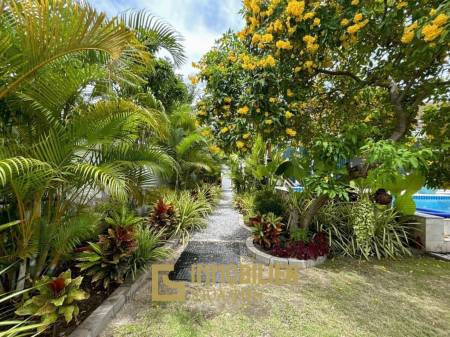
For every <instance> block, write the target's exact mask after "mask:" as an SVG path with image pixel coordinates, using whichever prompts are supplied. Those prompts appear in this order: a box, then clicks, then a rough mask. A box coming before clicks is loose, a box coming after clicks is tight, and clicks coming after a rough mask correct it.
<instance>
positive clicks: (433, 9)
mask: <svg viewBox="0 0 450 337" xmlns="http://www.w3.org/2000/svg"><path fill="white" fill-rule="evenodd" d="M436 13H437V10H436V9H435V8H432V9H431V11H430V16H435V15H436Z"/></svg>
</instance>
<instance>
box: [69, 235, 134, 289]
mask: <svg viewBox="0 0 450 337" xmlns="http://www.w3.org/2000/svg"><path fill="white" fill-rule="evenodd" d="M136 249H137V240H136V236H135V233H134V231H133V229H127V228H124V227H116V228H112V227H111V228H108V234H106V235H100V236H99V241H98V242H97V243H89V247H88V249H87V250H85V251H83V252H82V253H81V254H80V255H79V256H78V257H77V261H78V264H77V267H78V268H80V271H81V272H84V271H85V272H86V275H88V276H91V277H92V282H93V283H94V284H96V285H99V284H100V283H101V284H102V285H103V288H104V289H108V288H109V286H110V285H111V284H120V283H123V281H124V279H125V277H126V275H127V274H128V273H129V271H130V268H131V266H130V259H131V256H132V255H133V253H134V252H135V251H136Z"/></svg>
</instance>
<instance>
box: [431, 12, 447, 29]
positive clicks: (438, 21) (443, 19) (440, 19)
mask: <svg viewBox="0 0 450 337" xmlns="http://www.w3.org/2000/svg"><path fill="white" fill-rule="evenodd" d="M447 21H448V16H447V15H445V14H439V15H438V16H436V18H435V19H434V20H433V24H434V25H436V26H439V27H440V26H443V25H445V24H446V23H447Z"/></svg>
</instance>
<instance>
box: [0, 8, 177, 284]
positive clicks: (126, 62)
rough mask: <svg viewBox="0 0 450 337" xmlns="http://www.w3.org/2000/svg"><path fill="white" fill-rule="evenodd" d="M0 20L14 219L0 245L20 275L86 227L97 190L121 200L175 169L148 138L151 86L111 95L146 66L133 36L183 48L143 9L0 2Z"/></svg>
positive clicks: (53, 259)
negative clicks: (116, 12)
mask: <svg viewBox="0 0 450 337" xmlns="http://www.w3.org/2000/svg"><path fill="white" fill-rule="evenodd" d="M0 23H1V26H0V27H1V28H0V110H2V111H1V112H2V115H1V117H0V118H1V120H0V126H1V128H2V131H3V132H2V135H1V137H2V138H1V145H0V185H1V186H2V187H3V190H2V191H1V194H0V196H1V199H2V201H3V204H4V205H6V206H7V207H6V208H7V210H8V213H9V214H8V215H9V217H13V218H14V219H19V220H20V223H19V225H18V226H17V228H14V229H11V233H10V234H9V235H11V237H10V238H11V240H10V241H9V242H8V247H2V248H4V249H3V250H5V249H6V250H7V251H9V254H10V255H11V256H12V257H14V256H16V257H18V258H20V260H21V261H22V263H21V268H20V272H19V276H18V278H19V279H20V280H23V279H24V276H25V275H28V274H30V273H32V274H33V275H34V276H35V277H37V276H38V275H40V274H41V273H42V272H44V271H46V270H45V266H46V265H47V263H48V262H50V269H54V268H55V267H56V266H57V264H58V262H59V260H60V259H61V257H63V256H64V254H66V253H68V252H70V251H71V249H72V247H73V246H74V245H76V244H77V242H79V240H82V239H83V238H84V237H85V236H87V235H90V233H91V232H92V231H93V225H94V224H95V223H96V219H95V218H93V217H92V216H89V214H86V213H84V212H83V207H84V206H85V205H87V204H88V203H89V202H90V200H92V199H93V198H94V197H95V196H96V195H98V193H100V192H103V193H108V194H109V195H111V196H114V197H116V198H119V199H125V198H127V197H128V196H129V195H137V194H139V193H140V190H141V189H142V187H144V186H149V185H152V184H154V183H155V181H156V178H157V175H161V174H162V175H164V174H166V175H167V174H168V172H172V171H173V168H174V167H176V165H175V163H174V160H173V159H172V158H171V157H170V156H168V155H167V154H166V153H165V152H164V150H163V149H161V148H160V147H158V146H155V145H152V141H151V140H149V138H148V136H149V135H151V136H157V137H158V138H159V139H164V138H165V137H166V136H167V129H166V128H165V126H166V124H167V117H166V116H165V114H164V111H163V110H162V109H161V107H160V106H158V105H157V104H155V102H154V98H153V97H152V95H151V93H148V92H139V93H135V94H134V95H126V99H121V98H119V97H120V96H121V94H120V93H121V92H126V91H130V88H139V86H140V84H141V83H142V82H141V79H140V77H139V74H140V70H141V69H143V68H147V67H149V66H151V60H152V54H151V53H150V52H149V51H148V50H147V49H148V47H147V45H146V44H145V43H141V42H139V39H138V37H139V38H140V37H142V36H147V38H146V39H145V41H146V43H150V42H152V43H153V45H154V46H157V45H158V41H159V47H158V48H167V49H168V50H169V51H170V52H171V53H172V54H173V56H174V59H175V60H178V62H182V61H183V59H184V54H183V51H182V49H181V47H180V46H179V45H178V44H179V41H178V40H177V39H178V35H177V34H176V33H175V32H174V31H173V29H172V28H171V27H169V26H167V25H165V24H164V23H159V21H158V20H156V19H155V18H153V17H152V16H151V15H150V14H148V13H146V12H130V13H127V14H125V15H124V16H123V17H122V18H120V19H119V18H112V19H107V18H106V16H105V14H103V13H98V12H96V11H95V10H94V9H93V8H92V7H90V6H89V5H87V4H86V3H84V2H78V1H73V0H39V1H37V0H24V1H20V2H19V1H9V0H0ZM145 41H144V42H145ZM3 244H4V242H2V243H0V245H3ZM31 267H32V268H31ZM22 287H23V282H19V284H18V287H17V288H18V289H21V288H22Z"/></svg>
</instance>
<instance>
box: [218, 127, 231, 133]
mask: <svg viewBox="0 0 450 337" xmlns="http://www.w3.org/2000/svg"><path fill="white" fill-rule="evenodd" d="M228 131H230V129H228V127H226V126H225V127H223V128H222V129H220V133H227V132H228Z"/></svg>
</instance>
